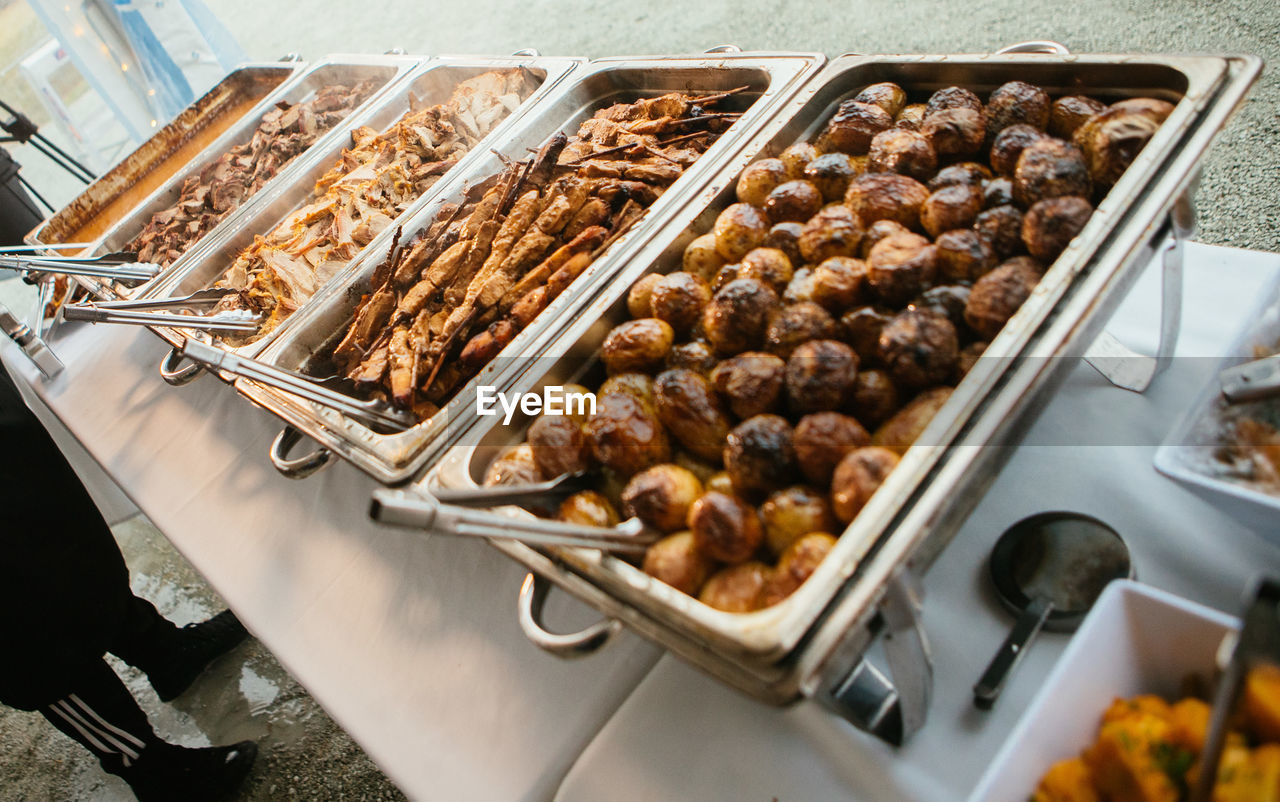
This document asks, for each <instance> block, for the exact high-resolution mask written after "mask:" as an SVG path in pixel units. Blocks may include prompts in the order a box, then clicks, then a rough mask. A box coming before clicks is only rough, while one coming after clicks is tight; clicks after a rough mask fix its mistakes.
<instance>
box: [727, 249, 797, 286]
mask: <svg viewBox="0 0 1280 802" xmlns="http://www.w3.org/2000/svg"><path fill="white" fill-rule="evenodd" d="M794 274H795V271H794V270H793V269H792V266H791V259H790V258H789V257H788V256H787V255H786V254H785V253H784V252H782V251H780V250H778V249H777V248H756V249H755V250H753V251H751V252H750V253H748V254H747V255H746V256H744V257H742V263H741V265H739V267H738V278H753V279H756V280H757V281H761V282H763V283H765V284H768V285H769V286H770V287H772V288H773V291H774V292H777V293H781V292H783V291H785V290H786V289H787V285H788V284H790V283H791V278H792V276H793V275H794Z"/></svg>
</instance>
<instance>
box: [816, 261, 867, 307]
mask: <svg viewBox="0 0 1280 802" xmlns="http://www.w3.org/2000/svg"><path fill="white" fill-rule="evenodd" d="M866 283H867V264H866V262H864V261H862V260H861V259H855V258H853V257H852V256H832V257H830V258H828V259H824V260H822V263H821V264H819V265H818V266H817V267H815V268H814V269H813V284H812V293H813V300H814V302H815V303H817V304H819V305H821V306H822V307H824V308H826V309H827V310H829V311H831V312H834V313H836V314H839V313H840V312H842V311H844V310H845V309H848V308H849V307H850V306H853V305H854V304H856V303H859V302H860V301H862V299H863V287H864V286H865V285H866Z"/></svg>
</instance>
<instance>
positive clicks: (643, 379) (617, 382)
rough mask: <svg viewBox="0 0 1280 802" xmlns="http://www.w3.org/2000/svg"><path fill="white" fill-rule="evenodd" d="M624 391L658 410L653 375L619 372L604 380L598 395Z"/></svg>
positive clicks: (646, 405) (646, 406) (648, 407)
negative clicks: (654, 396) (655, 401)
mask: <svg viewBox="0 0 1280 802" xmlns="http://www.w3.org/2000/svg"><path fill="white" fill-rule="evenodd" d="M615 393H622V394H624V395H629V396H631V397H632V398H634V399H636V400H637V401H639V402H640V403H641V405H643V406H644V407H645V408H646V409H649V410H653V411H655V412H656V410H657V405H656V404H655V403H654V398H653V377H652V376H650V375H649V374H647V373H634V372H633V373H618V374H615V375H613V376H610V377H609V378H607V379H605V380H604V384H601V385H600V391H599V392H598V393H597V394H596V395H597V397H604V396H606V395H613V394H615Z"/></svg>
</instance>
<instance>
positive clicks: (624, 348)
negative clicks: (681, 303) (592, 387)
mask: <svg viewBox="0 0 1280 802" xmlns="http://www.w3.org/2000/svg"><path fill="white" fill-rule="evenodd" d="M675 336H676V335H675V331H674V330H673V329H672V328H671V325H670V324H669V323H667V322H666V321H665V320H659V319H657V318H652V317H647V318H641V319H639V320H628V321H627V322H625V323H621V324H619V325H617V326H614V328H613V330H612V331H610V332H609V335H608V336H607V337H605V340H604V345H603V346H601V348H600V359H601V361H603V362H604V366H605V369H606V370H608V371H609V373H610V375H612V374H616V373H629V372H632V371H639V372H642V373H646V372H650V371H654V370H658V369H659V368H661V367H662V365H663V363H664V362H666V359H667V354H668V353H670V352H671V345H672V343H674V342H675Z"/></svg>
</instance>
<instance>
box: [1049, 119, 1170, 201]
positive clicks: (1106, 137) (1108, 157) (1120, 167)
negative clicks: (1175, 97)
mask: <svg viewBox="0 0 1280 802" xmlns="http://www.w3.org/2000/svg"><path fill="white" fill-rule="evenodd" d="M1172 112H1173V106H1172V105H1171V104H1169V103H1166V102H1164V101H1163V100H1153V99H1151V98H1131V99H1130V100H1122V101H1120V102H1119V103H1113V104H1112V105H1111V107H1110V108H1108V109H1107V110H1106V111H1104V112H1101V113H1100V114H1095V115H1093V116H1092V117H1090V118H1089V119H1088V120H1086V121H1085V122H1084V123H1082V124H1081V125H1080V127H1079V128H1077V129H1076V130H1075V133H1074V134H1073V135H1072V141H1073V142H1075V144H1076V146H1077V147H1079V148H1080V150H1081V151H1082V152H1083V153H1084V158H1085V161H1086V163H1087V164H1088V169H1089V175H1090V176H1091V177H1092V178H1093V180H1094V181H1095V182H1096V183H1097V184H1098V185H1099V186H1103V187H1109V186H1111V185H1112V184H1114V183H1115V182H1116V181H1118V180H1120V176H1121V174H1123V173H1124V171H1125V170H1127V169H1128V168H1129V165H1130V164H1132V163H1133V160H1134V159H1135V158H1136V157H1137V155H1138V152H1139V151H1140V150H1142V149H1143V147H1145V146H1146V144H1147V142H1149V141H1150V140H1151V137H1152V136H1154V135H1155V132H1156V129H1158V128H1159V127H1160V124H1161V123H1162V122H1164V121H1165V118H1166V117H1168V116H1169V115H1170V114H1171V113H1172Z"/></svg>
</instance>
